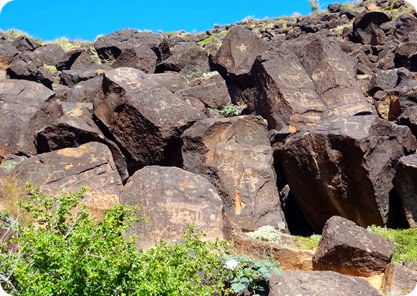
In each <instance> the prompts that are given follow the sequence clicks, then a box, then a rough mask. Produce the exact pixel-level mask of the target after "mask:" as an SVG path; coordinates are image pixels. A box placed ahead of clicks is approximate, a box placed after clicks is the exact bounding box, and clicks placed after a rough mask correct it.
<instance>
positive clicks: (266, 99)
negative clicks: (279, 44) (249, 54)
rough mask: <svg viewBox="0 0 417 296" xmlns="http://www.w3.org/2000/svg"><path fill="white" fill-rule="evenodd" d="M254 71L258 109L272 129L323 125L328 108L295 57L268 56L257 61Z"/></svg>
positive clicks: (268, 54) (264, 55)
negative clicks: (323, 115) (322, 121)
mask: <svg viewBox="0 0 417 296" xmlns="http://www.w3.org/2000/svg"><path fill="white" fill-rule="evenodd" d="M253 71H254V75H255V85H256V88H257V90H258V95H257V96H256V99H255V109H256V112H257V114H260V115H262V116H263V117H264V118H266V119H267V120H268V125H269V127H270V128H273V129H277V130H280V129H281V128H283V127H286V126H289V125H291V126H294V127H300V126H303V125H312V124H317V123H320V121H321V113H323V111H325V110H326V106H325V105H324V103H323V102H322V100H321V98H320V96H319V94H318V93H317V92H316V90H315V86H314V82H313V80H312V79H311V78H310V76H309V75H308V73H307V72H306V70H305V69H304V68H303V66H302V65H301V63H300V62H299V60H298V58H297V57H296V56H295V55H293V54H290V53H284V52H267V53H265V54H263V55H261V56H259V57H258V58H257V59H256V61H255V65H254V67H253Z"/></svg>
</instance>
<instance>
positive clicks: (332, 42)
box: [0, 0, 417, 295]
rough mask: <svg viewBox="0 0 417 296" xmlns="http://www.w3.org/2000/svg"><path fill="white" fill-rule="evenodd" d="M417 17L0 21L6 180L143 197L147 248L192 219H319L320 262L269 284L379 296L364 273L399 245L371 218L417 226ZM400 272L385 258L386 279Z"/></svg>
mask: <svg viewBox="0 0 417 296" xmlns="http://www.w3.org/2000/svg"><path fill="white" fill-rule="evenodd" d="M416 16H417V15H416V12H415V11H413V9H412V7H410V6H408V4H406V3H405V2H403V1H402V0H374V1H373V2H370V1H366V2H364V3H348V4H343V5H342V4H331V5H329V7H328V9H327V10H326V11H322V12H317V13H313V14H311V15H309V16H292V17H282V18H277V19H270V20H262V21H258V20H251V19H246V20H244V21H242V22H239V23H237V24H234V25H227V26H216V27H215V28H214V29H212V30H209V31H207V32H204V33H198V34H189V33H185V32H176V33H151V32H141V31H137V30H133V29H125V30H120V31H117V32H114V33H111V34H109V35H105V36H102V37H99V38H98V39H97V40H96V41H95V42H94V43H87V42H85V43H81V45H78V46H71V47H72V48H71V49H70V50H68V48H67V47H65V49H64V48H62V47H61V46H60V45H58V44H54V43H43V42H40V41H37V40H34V39H33V38H31V37H29V36H23V35H22V36H19V37H17V38H12V37H10V36H9V35H8V34H7V32H3V33H0V118H1V122H0V127H1V128H0V178H6V177H10V176H14V177H15V178H17V179H18V181H19V182H21V184H24V183H26V182H32V183H33V184H34V185H36V186H38V187H40V190H41V192H43V193H59V192H62V191H66V192H68V191H75V190H78V189H80V188H81V187H82V186H87V187H88V188H89V189H90V193H89V195H88V196H87V198H86V199H85V200H84V202H85V203H86V205H87V206H88V207H90V208H91V209H92V211H93V213H95V214H97V215H98V216H100V215H101V214H102V212H103V211H105V210H106V209H108V208H111V207H113V206H115V205H117V204H120V203H122V204H128V205H133V206H136V205H138V206H140V207H141V209H142V213H141V214H145V215H147V216H148V217H149V219H150V223H149V224H146V225H141V224H139V223H138V224H135V225H134V226H133V227H132V229H131V230H130V232H131V233H134V234H136V235H138V236H139V237H140V239H139V240H138V242H137V245H138V247H139V248H143V249H146V248H150V247H152V246H153V245H154V244H155V243H156V242H158V241H159V240H161V239H165V240H168V241H170V242H173V241H176V240H178V239H179V238H180V237H181V230H182V229H183V228H184V227H185V226H186V225H187V224H189V223H193V224H195V225H196V226H197V227H198V228H202V229H204V230H206V231H207V233H208V238H215V237H219V238H225V239H231V238H232V237H233V234H235V233H236V232H238V233H241V232H248V231H254V230H256V229H258V228H259V227H262V226H266V225H272V226H274V227H276V228H277V229H279V230H280V231H281V232H283V233H287V234H311V233H313V232H314V233H323V237H322V241H321V243H320V247H319V249H318V251H317V252H316V254H315V255H314V257H313V258H312V259H311V260H312V263H311V264H310V265H311V266H312V268H314V269H315V270H316V271H314V272H311V271H293V272H290V273H286V274H284V275H276V276H274V277H273V279H272V280H271V292H270V295H284V294H285V293H286V294H289V295H301V294H303V295H304V293H306V294H308V295H379V292H378V291H377V290H376V289H374V288H372V287H371V286H370V285H369V284H368V283H367V282H366V281H365V280H362V279H359V278H357V277H354V276H373V275H375V274H378V273H381V272H384V271H385V270H386V268H387V266H388V265H389V263H390V260H391V257H392V252H393V250H392V245H391V244H390V243H389V242H387V241H384V240H383V239H381V238H379V237H377V236H376V235H371V234H370V233H369V232H367V231H366V230H365V229H364V228H366V227H368V226H371V225H377V226H386V227H392V228H396V227H402V228H407V227H416V225H417V206H416V205H417V185H416V184H417V183H416V182H417V174H416V175H414V173H416V168H417V154H415V153H416V150H417V140H416V136H417V116H416V114H417V17H416ZM1 202H2V201H1V200H0V203H1ZM238 245H239V244H238ZM242 248H243V247H242ZM311 256H312V255H311ZM303 258H305V256H304V255H303ZM303 260H304V259H303ZM307 265H308V264H307ZM342 274H345V275H342ZM404 274H406V276H403V275H404ZM404 277H405V278H407V279H411V281H412V280H414V279H417V277H416V275H415V273H412V271H411V270H410V272H408V271H406V270H405V267H402V266H397V265H389V268H388V269H387V279H386V281H385V282H384V285H382V286H381V291H382V290H383V291H384V293H394V292H393V291H397V290H398V289H399V288H398V286H399V285H400V284H399V283H398V281H400V282H401V281H402V280H403V278H404ZM312 282H316V283H317V282H320V285H318V284H316V285H313V284H312ZM335 283H337V286H338V289H337V291H336V290H334V287H335V285H336V284H335ZM289 291H290V292H289ZM283 293H284V294H283Z"/></svg>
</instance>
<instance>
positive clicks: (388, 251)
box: [313, 216, 394, 276]
mask: <svg viewBox="0 0 417 296" xmlns="http://www.w3.org/2000/svg"><path fill="white" fill-rule="evenodd" d="M393 253H394V246H393V244H392V242H391V241H389V240H387V239H384V238H382V237H380V236H378V235H376V234H374V233H372V232H370V231H368V230H366V229H365V228H362V227H359V226H357V225H356V224H355V223H354V222H352V221H349V220H347V219H345V218H342V217H338V216H334V217H332V218H330V219H329V220H328V221H327V222H326V225H325V226H324V229H323V235H322V238H321V240H320V243H319V248H318V249H317V252H316V254H315V255H314V258H313V267H314V269H315V270H333V271H337V272H339V273H344V274H348V275H354V276H372V275H376V274H380V273H382V272H383V271H384V270H385V268H386V267H387V265H388V264H389V262H390V261H391V257H392V255H393Z"/></svg>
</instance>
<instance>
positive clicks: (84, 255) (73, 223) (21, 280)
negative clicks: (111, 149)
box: [0, 185, 277, 296]
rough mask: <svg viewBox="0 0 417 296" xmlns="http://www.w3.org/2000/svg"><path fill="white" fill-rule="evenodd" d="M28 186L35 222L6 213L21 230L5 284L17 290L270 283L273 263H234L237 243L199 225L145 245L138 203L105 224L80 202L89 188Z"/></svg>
mask: <svg viewBox="0 0 417 296" xmlns="http://www.w3.org/2000/svg"><path fill="white" fill-rule="evenodd" d="M27 190H28V195H29V196H28V202H26V203H24V202H20V204H19V206H20V207H21V208H22V209H24V210H25V211H27V213H28V214H30V215H31V217H32V223H31V225H29V226H25V225H23V224H21V223H20V222H19V219H20V217H19V216H18V217H7V216H3V217H2V219H0V221H3V222H2V223H3V227H9V228H10V229H12V230H14V231H15V232H17V233H19V235H18V236H17V237H15V238H14V239H12V241H11V242H12V243H13V245H14V247H11V244H10V242H9V243H7V242H3V243H2V244H1V245H0V248H1V253H0V283H1V284H2V286H3V288H4V289H5V290H6V291H8V292H9V293H11V295H23V296H25V295H39V296H42V295H58V296H60V295H62V296H64V295H74V296H77V295H95V296H101V295H103V296H104V295H119V296H122V295H149V296H159V295H160V296H168V295H172V296H180V295H181V296H183V295H184V296H187V295H190V296H191V295H201V296H204V295H207V296H212V295H235V294H234V290H235V291H236V289H237V286H236V285H234V284H238V283H244V284H245V288H246V289H249V290H250V291H260V290H262V287H264V286H265V283H267V280H268V274H269V271H268V270H267V269H265V268H268V267H269V265H265V264H264V265H262V264H261V263H256V262H255V261H251V262H249V261H248V260H249V259H248V260H246V259H241V260H240V262H239V264H238V266H235V268H233V269H230V268H226V265H225V264H226V261H225V260H227V258H226V259H225V257H224V256H226V255H229V250H230V245H229V244H228V243H227V242H224V241H219V240H217V241H214V242H213V241H212V242H208V241H203V240H202V236H203V233H202V232H201V231H197V230H196V229H195V228H194V227H192V226H189V227H188V228H187V229H186V230H185V231H184V235H183V240H182V241H181V242H179V243H176V244H167V243H166V242H161V243H159V244H158V245H157V246H156V247H154V248H152V249H150V250H148V251H141V250H138V249H137V248H136V246H135V241H136V238H135V237H126V234H125V233H126V231H127V229H128V228H129V227H130V226H131V224H132V222H134V221H138V220H141V219H142V218H138V217H137V215H136V214H135V213H136V211H137V209H133V208H131V207H128V206H117V207H116V208H115V209H113V210H110V211H108V212H107V213H106V215H105V218H104V219H103V221H102V222H100V223H98V222H96V221H95V220H94V219H93V218H91V217H90V216H89V213H88V210H87V208H86V207H85V206H82V205H80V200H81V199H82V198H83V196H84V193H85V192H86V190H81V191H79V192H76V193H63V194H61V195H60V196H58V197H55V196H48V195H42V194H40V193H39V189H37V188H35V187H33V186H31V185H29V186H28V187H27ZM271 266H272V265H271ZM273 267H274V268H275V269H276V268H277V266H276V265H273ZM260 287H261V288H260ZM233 289H234V290H233Z"/></svg>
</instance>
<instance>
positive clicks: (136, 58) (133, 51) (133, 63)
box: [112, 45, 158, 73]
mask: <svg viewBox="0 0 417 296" xmlns="http://www.w3.org/2000/svg"><path fill="white" fill-rule="evenodd" d="M157 59H158V57H157V56H156V54H155V52H154V51H153V50H152V49H151V48H150V47H149V46H147V45H138V46H134V47H129V48H126V49H123V50H122V52H121V53H120V54H119V56H118V57H117V58H116V60H115V61H114V63H112V67H113V68H120V67H130V68H135V69H139V70H142V71H143V72H145V73H154V72H155V68H156V62H157Z"/></svg>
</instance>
